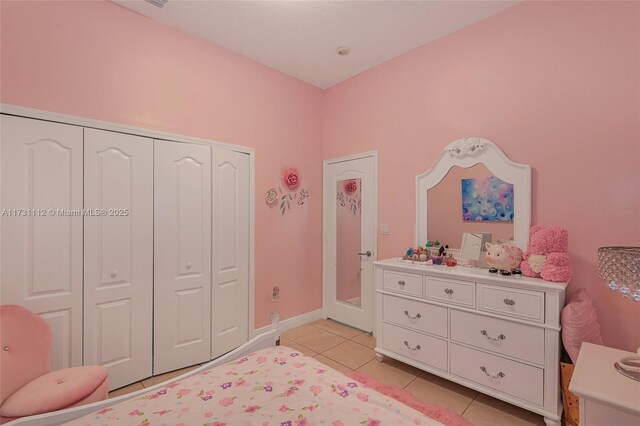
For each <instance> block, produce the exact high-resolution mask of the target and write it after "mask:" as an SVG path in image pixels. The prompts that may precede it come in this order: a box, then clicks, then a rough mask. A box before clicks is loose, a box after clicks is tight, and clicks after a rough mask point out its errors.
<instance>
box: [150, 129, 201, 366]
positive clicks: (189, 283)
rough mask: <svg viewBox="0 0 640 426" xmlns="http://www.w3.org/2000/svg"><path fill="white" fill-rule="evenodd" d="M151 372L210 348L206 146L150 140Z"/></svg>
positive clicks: (195, 359) (193, 360)
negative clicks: (151, 204) (152, 267)
mask: <svg viewBox="0 0 640 426" xmlns="http://www.w3.org/2000/svg"><path fill="white" fill-rule="evenodd" d="M154 222H155V228H154V366H153V371H154V374H159V373H164V372H167V371H172V370H176V369H178V368H182V367H186V366H189V365H193V364H197V363H200V362H204V361H207V360H209V359H210V354H211V352H210V351H211V150H210V148H209V147H208V146H205V145H195V144H186V143H177V142H167V141H158V140H156V141H155V155H154Z"/></svg>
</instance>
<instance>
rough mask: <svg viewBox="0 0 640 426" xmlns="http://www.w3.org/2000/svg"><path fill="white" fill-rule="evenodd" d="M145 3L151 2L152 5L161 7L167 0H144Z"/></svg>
mask: <svg viewBox="0 0 640 426" xmlns="http://www.w3.org/2000/svg"><path fill="white" fill-rule="evenodd" d="M146 2H147V3H151V4H152V5H154V6H158V7H159V8H163V7H164V6H165V5H166V4H167V3H169V0H146Z"/></svg>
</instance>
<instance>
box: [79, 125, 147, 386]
mask: <svg viewBox="0 0 640 426" xmlns="http://www.w3.org/2000/svg"><path fill="white" fill-rule="evenodd" d="M84 205H85V209H90V211H94V210H102V212H101V215H93V214H91V215H87V216H85V218H84V363H85V365H96V364H97V365H102V366H104V367H107V368H108V370H109V386H110V388H111V389H117V388H119V387H122V386H124V385H127V384H129V383H132V382H135V381H138V380H141V379H144V378H146V377H149V376H151V373H152V371H151V363H152V358H153V354H152V330H153V140H152V139H149V138H143V137H139V136H132V135H127V134H123V133H115V132H107V131H103V130H95V129H85V130H84ZM102 214H104V215H102Z"/></svg>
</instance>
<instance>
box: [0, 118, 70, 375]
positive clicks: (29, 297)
mask: <svg viewBox="0 0 640 426" xmlns="http://www.w3.org/2000/svg"><path fill="white" fill-rule="evenodd" d="M0 124H1V126H0V127H1V134H0V141H1V143H0V168H1V177H0V180H1V196H0V210H1V211H2V215H1V217H0V222H1V226H0V228H1V231H0V236H1V237H0V240H1V241H0V253H1V256H0V288H1V293H0V297H1V299H2V303H3V304H18V305H22V306H25V307H26V308H28V309H30V310H31V311H33V312H36V313H38V314H40V315H42V317H44V318H45V319H46V320H47V322H48V323H49V325H50V326H51V329H52V332H53V347H52V360H51V361H52V362H51V367H52V369H54V370H57V369H60V368H66V367H72V366H80V365H82V216H81V215H73V212H75V211H80V210H81V209H82V128H81V127H76V126H69V125H64V124H58V123H51V122H47V121H39V120H32V119H27V118H18V117H12V116H7V115H2V117H1V122H0ZM14 209H17V210H14Z"/></svg>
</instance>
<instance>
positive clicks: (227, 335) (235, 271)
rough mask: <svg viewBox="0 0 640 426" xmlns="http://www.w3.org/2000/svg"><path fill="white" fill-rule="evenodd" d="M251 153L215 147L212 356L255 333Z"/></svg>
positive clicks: (235, 346) (234, 346) (225, 350)
mask: <svg viewBox="0 0 640 426" xmlns="http://www.w3.org/2000/svg"><path fill="white" fill-rule="evenodd" d="M249 176H250V171H249V155H248V154H244V153H240V152H235V151H230V150H227V149H220V148H213V177H212V179H213V222H214V227H213V298H212V323H211V327H212V330H211V332H212V337H211V358H216V357H218V356H220V355H222V354H224V353H226V352H229V351H230V350H232V349H234V348H237V347H238V346H240V345H242V344H244V343H245V342H247V340H248V335H249V228H250V225H249Z"/></svg>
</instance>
